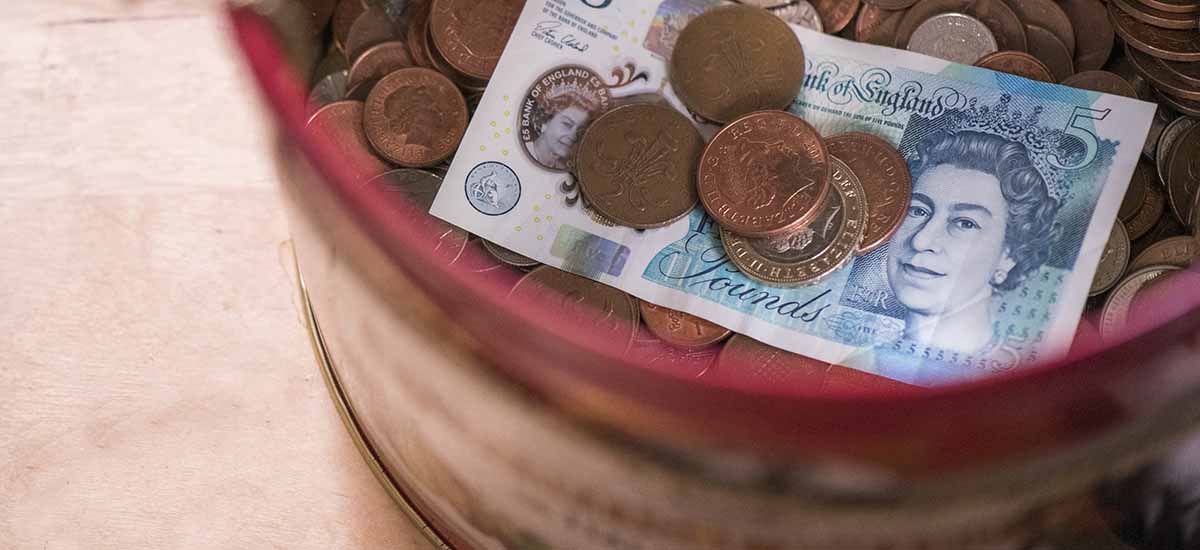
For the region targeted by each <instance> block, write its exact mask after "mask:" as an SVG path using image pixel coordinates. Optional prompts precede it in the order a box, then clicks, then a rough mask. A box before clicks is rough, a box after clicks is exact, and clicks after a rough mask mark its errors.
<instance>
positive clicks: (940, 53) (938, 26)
mask: <svg viewBox="0 0 1200 550" xmlns="http://www.w3.org/2000/svg"><path fill="white" fill-rule="evenodd" d="M996 48H997V45H996V38H995V37H994V36H993V35H992V31H990V30H988V28H987V25H984V24H983V22H982V21H980V20H978V19H975V18H974V17H971V16H969V15H963V14H961V13H943V14H941V15H935V16H933V17H930V18H929V19H926V20H925V22H924V23H921V24H920V25H918V26H917V28H916V30H914V31H913V34H912V37H911V38H909V40H908V49H909V51H914V52H917V53H923V54H925V55H931V56H933V57H937V58H939V59H945V60H946V61H953V62H955V63H964V64H970V63H974V62H975V60H976V59H979V58H981V57H983V56H985V55H987V54H990V53H992V52H995V51H996Z"/></svg>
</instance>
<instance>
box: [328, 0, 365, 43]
mask: <svg viewBox="0 0 1200 550" xmlns="http://www.w3.org/2000/svg"><path fill="white" fill-rule="evenodd" d="M364 11H367V5H366V4H364V3H363V1H362V0H340V1H339V2H338V3H337V7H336V8H334V10H333V19H332V25H333V43H334V45H335V46H337V48H338V49H340V50H342V51H343V52H344V51H346V38H347V37H349V36H350V27H351V26H352V25H354V22H355V21H356V20H358V16H360V15H362V14H363V12H364Z"/></svg>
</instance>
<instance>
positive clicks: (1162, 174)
mask: <svg viewBox="0 0 1200 550" xmlns="http://www.w3.org/2000/svg"><path fill="white" fill-rule="evenodd" d="M1197 122H1200V119H1197V118H1192V117H1186V116H1184V117H1179V118H1177V119H1175V120H1173V121H1171V123H1170V124H1168V125H1167V127H1166V129H1164V130H1163V132H1162V134H1161V135H1159V138H1158V146H1157V147H1155V149H1154V165H1155V167H1157V168H1158V181H1159V183H1161V184H1162V185H1163V187H1164V188H1165V187H1166V186H1167V168H1168V167H1169V166H1170V164H1169V163H1170V158H1169V157H1170V154H1171V148H1172V147H1174V146H1175V142H1176V141H1177V140H1178V139H1179V136H1182V135H1183V134H1185V133H1187V131H1188V130H1190V129H1191V128H1192V126H1195V125H1196V123H1197Z"/></svg>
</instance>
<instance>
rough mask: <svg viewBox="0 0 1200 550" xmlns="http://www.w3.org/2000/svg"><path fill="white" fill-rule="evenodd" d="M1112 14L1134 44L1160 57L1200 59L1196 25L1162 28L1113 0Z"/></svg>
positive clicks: (1114, 24)
mask: <svg viewBox="0 0 1200 550" xmlns="http://www.w3.org/2000/svg"><path fill="white" fill-rule="evenodd" d="M1093 1H1094V0H1093ZM1108 16H1109V17H1110V18H1112V21H1113V26H1114V28H1116V30H1117V34H1119V35H1121V38H1123V39H1125V43H1126V44H1128V45H1129V47H1131V48H1134V49H1137V50H1141V51H1143V52H1146V53H1148V54H1150V55H1152V56H1154V57H1157V58H1160V59H1168V60H1171V61H1188V62H1191V61H1200V32H1196V30H1195V29H1192V30H1175V29H1161V28H1158V27H1155V26H1153V25H1150V24H1147V23H1144V22H1142V21H1139V20H1137V19H1135V18H1134V17H1133V16H1132V15H1129V14H1128V13H1125V12H1124V11H1123V10H1121V9H1120V8H1118V7H1117V6H1116V4H1115V3H1113V2H1110V3H1109V4H1108Z"/></svg>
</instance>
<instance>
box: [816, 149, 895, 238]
mask: <svg viewBox="0 0 1200 550" xmlns="http://www.w3.org/2000/svg"><path fill="white" fill-rule="evenodd" d="M825 146H826V147H828V148H829V154H830V155H832V156H834V157H837V158H838V159H841V160H842V161H843V162H845V163H846V166H848V167H849V168H850V171H851V172H853V173H854V175H855V176H857V177H858V181H859V183H861V184H862V188H863V196H864V198H865V200H866V204H867V216H866V220H867V222H866V224H867V225H866V227H865V228H864V230H863V239H862V242H861V243H860V244H859V246H858V253H859V254H866V253H867V252H870V251H872V250H875V249H877V248H879V247H881V246H883V245H884V244H885V243H887V242H888V241H889V240H891V238H892V235H894V234H896V230H897V229H899V228H900V224H901V223H903V222H904V216H905V214H906V213H907V212H908V205H909V202H910V200H911V199H912V176H911V175H910V174H909V173H908V163H906V162H905V161H904V157H903V156H901V155H900V151H897V150H896V148H895V147H892V145H891V144H890V143H888V142H886V141H884V140H882V139H880V138H878V137H876V136H873V135H871V134H865V133H862V132H850V133H846V134H839V135H836V136H833V137H831V138H829V139H828V140H826V141H825Z"/></svg>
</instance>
